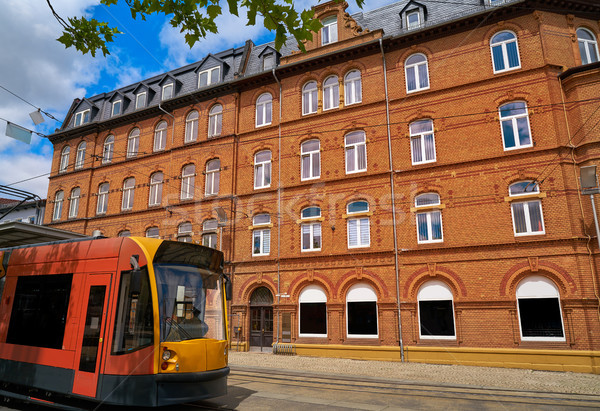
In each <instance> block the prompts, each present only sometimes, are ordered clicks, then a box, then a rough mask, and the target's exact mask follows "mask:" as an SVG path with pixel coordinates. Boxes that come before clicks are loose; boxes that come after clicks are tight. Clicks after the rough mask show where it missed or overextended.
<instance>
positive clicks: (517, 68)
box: [494, 65, 521, 74]
mask: <svg viewBox="0 0 600 411" xmlns="http://www.w3.org/2000/svg"><path fill="white" fill-rule="evenodd" d="M520 68H521V65H518V66H516V67H509V68H506V69H503V70H498V71H496V70H494V74H503V73H506V72H508V71H513V70H519V69H520Z"/></svg>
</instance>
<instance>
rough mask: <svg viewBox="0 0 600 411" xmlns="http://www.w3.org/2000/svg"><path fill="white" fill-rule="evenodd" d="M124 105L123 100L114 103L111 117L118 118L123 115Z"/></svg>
mask: <svg viewBox="0 0 600 411" xmlns="http://www.w3.org/2000/svg"><path fill="white" fill-rule="evenodd" d="M122 103H123V102H122V101H121V100H117V101H115V102H113V103H112V110H111V112H110V115H111V117H114V116H118V115H119V114H121V105H122Z"/></svg>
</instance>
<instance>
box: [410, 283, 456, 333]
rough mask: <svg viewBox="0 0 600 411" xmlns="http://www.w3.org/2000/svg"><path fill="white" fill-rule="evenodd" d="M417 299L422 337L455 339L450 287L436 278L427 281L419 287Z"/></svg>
mask: <svg viewBox="0 0 600 411" xmlns="http://www.w3.org/2000/svg"><path fill="white" fill-rule="evenodd" d="M417 301H418V302H419V335H420V336H421V338H422V339H434V338H435V339H451V340H453V339H456V332H455V329H454V303H453V298H452V291H451V290H450V287H448V286H447V285H446V284H444V283H443V282H441V281H438V280H432V281H427V282H426V283H425V284H423V285H422V286H421V287H420V288H419V292H418V293H417Z"/></svg>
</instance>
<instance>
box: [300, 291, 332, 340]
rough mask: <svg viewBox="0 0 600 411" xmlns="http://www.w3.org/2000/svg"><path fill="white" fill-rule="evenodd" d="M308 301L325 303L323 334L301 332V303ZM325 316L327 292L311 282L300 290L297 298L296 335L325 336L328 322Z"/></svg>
mask: <svg viewBox="0 0 600 411" xmlns="http://www.w3.org/2000/svg"><path fill="white" fill-rule="evenodd" d="M303 303H304V304H310V303H321V304H322V303H325V334H313V333H302V332H301V331H302V330H301V328H300V324H301V318H302V308H301V305H302V304H303ZM327 320H328V318H327V294H325V290H323V288H322V287H321V286H318V285H315V284H311V285H307V286H306V287H304V288H303V289H302V291H301V292H300V296H299V298H298V337H300V338H327V330H328V329H329V328H328V327H329V323H328V321H327Z"/></svg>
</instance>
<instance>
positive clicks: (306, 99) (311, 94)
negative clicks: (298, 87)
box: [302, 80, 319, 116]
mask: <svg viewBox="0 0 600 411" xmlns="http://www.w3.org/2000/svg"><path fill="white" fill-rule="evenodd" d="M313 85H314V88H312V86H313ZM309 86H311V88H310V89H308V87H309ZM318 99H319V87H318V85H317V82H316V81H314V80H313V81H308V82H306V84H304V86H302V115H303V116H305V115H308V114H314V113H316V112H317V111H318V110H319V101H318ZM306 108H308V110H305V109H306Z"/></svg>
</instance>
